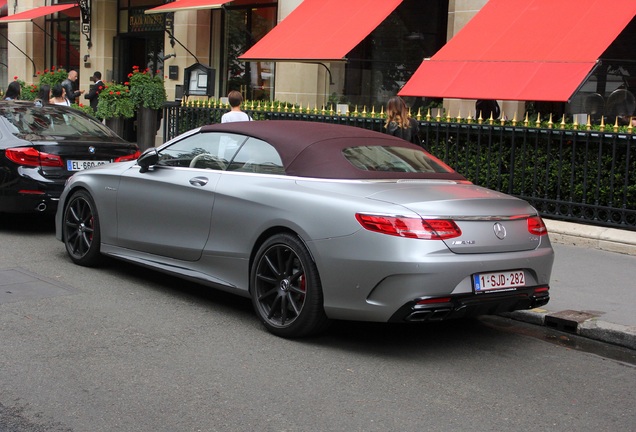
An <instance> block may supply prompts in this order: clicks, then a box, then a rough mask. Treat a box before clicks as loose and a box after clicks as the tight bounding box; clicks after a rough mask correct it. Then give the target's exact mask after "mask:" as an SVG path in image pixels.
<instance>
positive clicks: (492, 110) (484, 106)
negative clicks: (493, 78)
mask: <svg viewBox="0 0 636 432" xmlns="http://www.w3.org/2000/svg"><path fill="white" fill-rule="evenodd" d="M500 115H501V109H500V108H499V103H497V101H496V100H494V99H478V100H477V101H476V102H475V119H479V117H481V118H482V120H490V118H491V116H492V119H493V120H497V119H498V118H499V116H500Z"/></svg>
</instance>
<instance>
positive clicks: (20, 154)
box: [5, 147, 64, 167]
mask: <svg viewBox="0 0 636 432" xmlns="http://www.w3.org/2000/svg"><path fill="white" fill-rule="evenodd" d="M5 155H6V156H7V158H8V159H9V160H11V161H13V162H15V163H17V164H20V165H24V166H35V167H37V166H46V167H62V166H64V163H63V162H62V158H61V157H59V156H57V155H52V154H49V153H44V152H41V151H38V150H36V149H34V148H33V147H17V148H9V149H6V150H5Z"/></svg>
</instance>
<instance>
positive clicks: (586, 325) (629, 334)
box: [500, 219, 636, 350]
mask: <svg viewBox="0 0 636 432" xmlns="http://www.w3.org/2000/svg"><path fill="white" fill-rule="evenodd" d="M543 221H544V222H545V225H546V227H547V228H548V233H549V236H550V241H552V242H553V243H560V244H566V245H572V246H582V247H588V248H592V249H601V250H604V251H608V252H616V253H622V254H627V255H633V256H636V231H627V230H620V229H616V228H602V227H596V226H590V225H582V224H575V223H570V222H563V221H557V220H552V219H543ZM500 315H501V316H504V317H507V318H511V319H514V320H517V321H522V322H526V323H529V324H536V325H541V326H546V327H550V328H553V329H555V330H559V331H562V332H564V333H570V334H576V335H579V336H582V337H586V338H588V339H593V340H597V341H600V342H604V343H608V344H613V345H618V346H622V347H625V348H629V349H632V350H636V326H625V325H621V324H613V323H610V322H607V321H602V320H599V319H598V317H597V315H594V314H592V313H588V312H580V311H572V310H566V311H561V312H548V311H547V310H545V309H540V308H536V309H530V310H520V311H514V312H507V313H503V314H500Z"/></svg>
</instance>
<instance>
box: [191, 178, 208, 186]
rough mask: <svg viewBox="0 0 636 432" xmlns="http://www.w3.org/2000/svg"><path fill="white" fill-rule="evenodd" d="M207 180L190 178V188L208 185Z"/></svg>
mask: <svg viewBox="0 0 636 432" xmlns="http://www.w3.org/2000/svg"><path fill="white" fill-rule="evenodd" d="M208 181H209V180H208V178H207V177H192V178H191V179H190V184H191V185H192V186H205V185H206V184H208Z"/></svg>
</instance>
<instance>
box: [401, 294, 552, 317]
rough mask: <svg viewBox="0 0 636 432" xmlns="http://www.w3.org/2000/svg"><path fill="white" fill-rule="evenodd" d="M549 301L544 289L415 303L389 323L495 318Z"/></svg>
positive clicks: (407, 305) (403, 309)
mask: <svg viewBox="0 0 636 432" xmlns="http://www.w3.org/2000/svg"><path fill="white" fill-rule="evenodd" d="M548 301H550V294H549V289H548V287H547V286H538V287H531V288H524V289H522V290H517V291H515V292H512V293H511V292H505V293H484V294H479V295H475V294H463V295H454V296H449V297H437V298H435V297H433V298H422V299H416V300H414V301H412V302H409V303H407V304H405V305H404V306H402V307H401V308H400V309H398V310H397V312H395V313H394V314H393V316H392V317H391V318H390V319H389V322H424V321H442V320H449V319H456V318H468V317H474V316H478V315H496V314H500V313H503V312H512V311H515V310H524V309H533V308H536V307H540V306H543V305H545V304H547V303H548Z"/></svg>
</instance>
